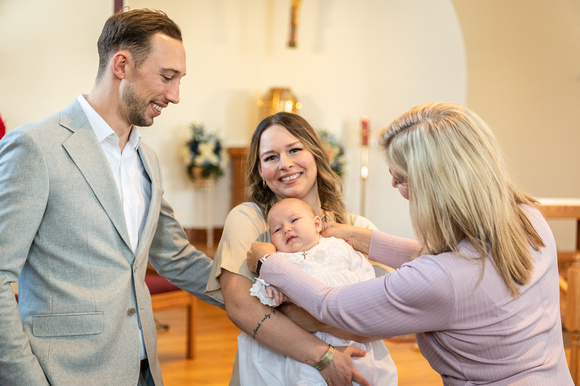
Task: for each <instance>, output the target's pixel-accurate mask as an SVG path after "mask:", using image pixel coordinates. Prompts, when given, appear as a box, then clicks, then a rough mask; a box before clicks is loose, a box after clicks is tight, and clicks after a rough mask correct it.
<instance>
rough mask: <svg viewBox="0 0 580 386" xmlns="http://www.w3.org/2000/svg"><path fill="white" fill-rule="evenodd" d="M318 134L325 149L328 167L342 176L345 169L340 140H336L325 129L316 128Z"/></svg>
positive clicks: (344, 158)
mask: <svg viewBox="0 0 580 386" xmlns="http://www.w3.org/2000/svg"><path fill="white" fill-rule="evenodd" d="M318 135H319V136H320V139H321V140H322V143H323V146H324V149H325V150H326V155H327V156H328V162H329V163H330V167H331V168H332V170H333V171H334V172H335V173H336V174H338V176H339V177H341V178H342V177H343V176H344V172H345V169H346V157H345V155H344V147H343V146H342V145H341V144H340V142H338V140H337V139H336V137H335V136H334V135H333V134H332V133H330V132H329V131H327V130H325V129H320V130H318Z"/></svg>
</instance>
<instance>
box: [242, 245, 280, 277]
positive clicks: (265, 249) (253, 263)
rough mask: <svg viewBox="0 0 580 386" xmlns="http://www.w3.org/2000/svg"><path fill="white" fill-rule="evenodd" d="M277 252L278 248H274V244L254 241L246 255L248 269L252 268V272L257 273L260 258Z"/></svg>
mask: <svg viewBox="0 0 580 386" xmlns="http://www.w3.org/2000/svg"><path fill="white" fill-rule="evenodd" d="M275 252H276V248H274V245H273V244H270V243H262V242H260V241H254V242H253V243H252V246H251V248H250V249H249V250H248V253H247V255H246V264H248V268H250V271H252V272H254V273H256V269H257V266H258V260H260V258H261V257H262V256H264V255H267V254H269V253H275Z"/></svg>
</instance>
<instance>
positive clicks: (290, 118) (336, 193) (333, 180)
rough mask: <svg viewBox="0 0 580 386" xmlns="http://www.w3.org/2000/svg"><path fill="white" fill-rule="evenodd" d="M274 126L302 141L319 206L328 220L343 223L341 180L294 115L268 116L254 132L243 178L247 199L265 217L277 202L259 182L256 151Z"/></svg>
mask: <svg viewBox="0 0 580 386" xmlns="http://www.w3.org/2000/svg"><path fill="white" fill-rule="evenodd" d="M276 124H277V125H281V126H283V127H284V128H286V130H288V132H289V133H290V134H292V135H293V136H294V137H296V138H297V139H298V140H300V142H302V144H304V146H305V147H306V148H307V149H308V150H309V151H310V152H311V153H312V154H313V155H314V159H315V161H316V168H317V171H318V175H317V177H316V180H317V183H318V196H319V198H320V206H321V207H322V210H323V211H324V212H325V214H326V216H327V217H330V220H333V221H336V222H339V223H344V222H345V216H346V208H345V205H344V203H343V201H342V191H343V187H342V180H341V179H340V177H339V176H338V175H337V174H336V173H335V172H334V171H333V170H332V168H331V167H330V164H329V162H328V157H327V155H326V151H325V150H324V147H323V146H322V142H321V141H320V138H319V137H318V134H316V131H315V130H314V129H313V128H312V126H310V124H309V123H308V122H307V121H306V120H305V119H304V118H302V117H301V116H300V115H297V114H292V113H287V112H279V113H277V114H274V115H271V116H269V117H266V118H264V119H263V120H262V122H260V124H259V125H258V127H257V128H256V130H255V131H254V134H253V135H252V139H251V141H250V148H249V150H248V157H247V160H246V171H247V173H246V175H247V178H248V180H247V186H248V188H247V189H248V196H249V197H250V199H251V200H252V201H253V202H254V203H256V205H258V206H259V207H260V209H261V210H262V213H263V214H264V217H266V216H267V214H268V211H269V210H270V208H271V207H272V205H274V204H275V203H276V201H278V199H279V198H278V197H276V195H275V194H274V192H272V190H270V188H268V186H267V185H265V184H264V183H263V181H262V177H261V176H260V172H259V169H258V165H259V163H260V157H259V152H260V139H261V137H262V133H263V132H264V131H266V129H268V128H269V127H270V126H272V125H276Z"/></svg>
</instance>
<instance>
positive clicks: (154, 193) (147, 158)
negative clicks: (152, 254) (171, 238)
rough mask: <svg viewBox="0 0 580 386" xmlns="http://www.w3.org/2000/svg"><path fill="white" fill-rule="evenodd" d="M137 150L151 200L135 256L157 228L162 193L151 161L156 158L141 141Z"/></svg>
mask: <svg viewBox="0 0 580 386" xmlns="http://www.w3.org/2000/svg"><path fill="white" fill-rule="evenodd" d="M138 152H139V157H140V158H141V162H143V168H144V169H145V172H146V173H147V175H148V176H149V180H150V181H151V202H150V203H149V212H148V213H147V220H146V221H145V227H144V228H143V232H142V233H141V237H140V238H139V245H138V246H137V253H136V254H135V255H136V256H137V257H139V256H140V255H141V254H142V253H143V250H144V249H145V248H146V247H147V246H148V245H149V243H150V241H151V240H152V238H153V236H154V233H155V230H156V229H157V219H158V217H157V215H159V208H160V207H161V198H162V194H163V193H162V188H161V181H160V171H159V168H158V165H157V163H156V162H153V161H154V160H155V159H156V158H155V155H154V154H153V151H152V150H150V149H149V148H148V147H147V146H146V145H144V144H143V143H141V145H140V146H139V149H138Z"/></svg>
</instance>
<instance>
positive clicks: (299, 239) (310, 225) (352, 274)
mask: <svg viewBox="0 0 580 386" xmlns="http://www.w3.org/2000/svg"><path fill="white" fill-rule="evenodd" d="M267 221H268V226H269V227H270V234H271V237H272V243H273V244H274V246H275V247H276V250H277V251H278V252H277V253H280V254H281V255H282V256H283V257H284V258H285V259H286V260H288V261H290V262H291V263H293V264H295V265H296V266H298V267H300V268H301V269H303V270H304V271H306V272H308V273H310V274H311V275H313V276H315V277H317V278H318V279H319V280H320V281H322V282H324V283H326V284H327V285H329V286H340V285H345V284H350V283H358V282H360V281H363V280H368V279H373V278H374V277H375V273H374V269H373V267H372V265H371V263H370V262H369V261H368V260H367V259H366V258H365V256H364V255H362V254H361V253H359V252H356V251H355V250H354V249H353V248H352V247H351V246H350V245H349V244H348V243H347V242H346V241H344V240H342V239H337V238H334V237H330V238H326V237H321V236H320V232H321V230H322V220H321V219H320V217H318V216H316V214H315V212H314V210H313V209H312V207H311V206H310V205H309V204H308V203H306V202H305V201H302V200H299V199H296V198H286V199H282V200H280V201H279V202H277V203H276V204H275V205H274V206H273V207H272V208H271V209H270V212H269V213H268V219H267ZM250 293H251V294H252V295H253V296H256V297H258V298H259V299H260V301H261V302H262V303H264V304H267V305H270V306H277V305H279V304H280V303H282V302H283V301H285V300H286V298H285V296H284V295H283V294H281V293H280V292H279V291H278V290H276V289H275V288H274V287H272V286H269V285H268V283H266V282H265V281H264V280H262V279H260V278H258V279H257V281H256V282H255V283H254V285H253V286H252V288H251V290H250ZM315 335H316V336H318V337H319V338H320V339H322V340H324V341H325V342H327V343H329V344H331V345H333V346H352V347H357V348H360V349H362V350H365V351H366V352H367V355H366V356H364V357H361V358H352V359H353V363H354V365H355V367H356V368H357V370H358V371H359V372H360V373H361V374H363V375H364V376H365V378H366V379H367V380H369V381H370V382H371V384H373V385H379V384H380V385H388V384H397V373H396V369H395V367H394V364H393V362H392V360H391V359H390V357H389V356H388V350H387V348H386V347H385V345H384V343H383V342H382V341H380V340H377V341H371V342H366V343H359V342H355V341H352V340H345V339H341V338H338V337H336V336H334V335H331V334H328V333H325V332H320V331H319V332H316V333H315ZM238 343H239V355H240V357H241V358H242V359H243V358H245V359H246V360H245V361H244V362H245V363H244V370H242V367H241V366H240V371H242V372H244V373H245V372H248V373H252V372H254V375H256V374H260V373H261V372H268V375H269V376H271V375H272V370H273V369H275V368H276V369H280V370H278V371H279V372H280V374H277V375H276V376H277V378H278V381H279V384H280V385H295V384H301V385H302V384H304V385H306V384H307V385H326V383H325V382H324V379H323V378H322V375H320V372H319V371H318V370H316V369H315V368H314V367H312V366H309V365H306V364H304V363H301V362H298V361H295V360H293V359H291V358H284V359H285V363H284V364H280V365H275V364H272V363H271V362H270V363H269V362H268V361H267V360H266V359H264V358H267V357H268V356H267V355H266V354H267V353H263V352H257V351H259V350H260V345H258V344H257V343H256V342H255V341H253V340H247V341H238ZM263 350H267V349H266V348H264V349H263ZM262 359H264V360H263V361H262Z"/></svg>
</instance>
